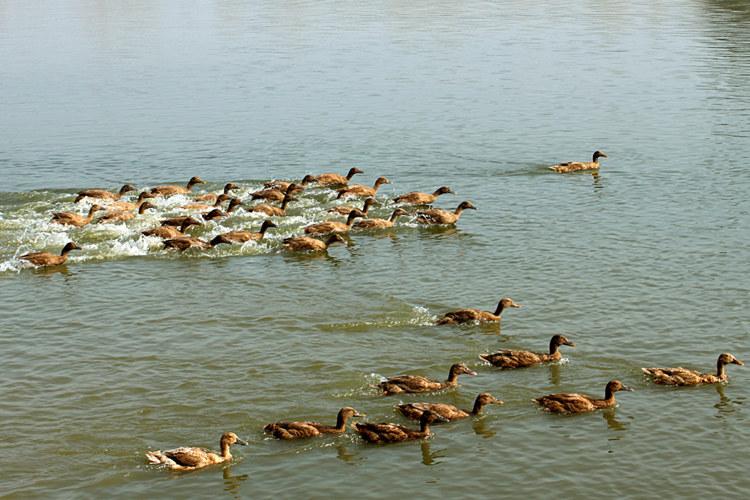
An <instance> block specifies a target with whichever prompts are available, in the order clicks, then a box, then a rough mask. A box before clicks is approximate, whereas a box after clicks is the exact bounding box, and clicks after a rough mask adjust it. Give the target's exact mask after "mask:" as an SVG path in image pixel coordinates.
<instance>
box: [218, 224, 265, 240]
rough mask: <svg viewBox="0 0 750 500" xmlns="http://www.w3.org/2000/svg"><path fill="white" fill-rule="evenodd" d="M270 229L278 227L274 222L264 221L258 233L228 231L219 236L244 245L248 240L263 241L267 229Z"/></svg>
mask: <svg viewBox="0 0 750 500" xmlns="http://www.w3.org/2000/svg"><path fill="white" fill-rule="evenodd" d="M271 227H279V226H277V225H276V223H275V222H273V221H270V220H266V221H263V224H261V226H260V232H257V233H251V232H250V231H241V230H235V231H229V232H226V233H221V234H220V235H219V236H224V237H225V238H227V239H230V240H232V241H236V242H238V243H245V242H247V241H250V240H257V241H260V240H262V239H263V236H265V235H266V231H268V228H271Z"/></svg>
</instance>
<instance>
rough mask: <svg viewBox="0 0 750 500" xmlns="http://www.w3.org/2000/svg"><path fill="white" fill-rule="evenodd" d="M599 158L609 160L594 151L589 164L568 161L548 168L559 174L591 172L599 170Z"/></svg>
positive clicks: (599, 152) (602, 154)
mask: <svg viewBox="0 0 750 500" xmlns="http://www.w3.org/2000/svg"><path fill="white" fill-rule="evenodd" d="M601 157H604V158H609V156H607V155H605V154H604V153H602V152H601V151H595V152H594V159H593V161H591V162H580V161H569V162H566V163H559V164H557V165H555V166H553V167H549V168H550V170H554V171H556V172H560V173H567V172H578V171H579V170H593V169H595V168H599V158H601Z"/></svg>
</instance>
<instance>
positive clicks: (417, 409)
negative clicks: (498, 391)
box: [396, 392, 503, 420]
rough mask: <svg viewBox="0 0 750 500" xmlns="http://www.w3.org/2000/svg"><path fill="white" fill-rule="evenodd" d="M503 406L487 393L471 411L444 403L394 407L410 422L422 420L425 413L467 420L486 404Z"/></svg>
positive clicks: (478, 412) (449, 418) (406, 404)
mask: <svg viewBox="0 0 750 500" xmlns="http://www.w3.org/2000/svg"><path fill="white" fill-rule="evenodd" d="M493 403H494V404H498V405H501V404H503V402H502V401H499V400H497V399H495V397H494V396H493V395H492V394H490V393H488V392H483V393H482V394H480V395H479V396H477V399H476V400H475V401H474V408H472V409H471V410H461V409H459V408H456V407H455V406H453V405H449V404H444V403H404V404H400V405H396V409H397V410H398V411H400V412H401V413H403V414H404V416H405V417H407V418H411V419H412V420H419V419H420V418H422V414H423V413H424V412H426V411H428V410H429V411H434V412H435V413H437V414H438V415H440V416H441V417H443V418H446V419H448V420H457V419H460V418H469V417H471V416H474V415H478V414H480V413H482V409H483V408H484V407H485V406H486V405H488V404H493Z"/></svg>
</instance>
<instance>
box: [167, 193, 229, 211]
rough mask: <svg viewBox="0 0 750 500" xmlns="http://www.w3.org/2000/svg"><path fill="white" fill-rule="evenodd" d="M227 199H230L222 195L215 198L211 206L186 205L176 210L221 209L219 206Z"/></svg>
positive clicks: (226, 195)
mask: <svg viewBox="0 0 750 500" xmlns="http://www.w3.org/2000/svg"><path fill="white" fill-rule="evenodd" d="M229 199H231V196H229V195H228V194H224V193H222V194H220V195H218V196H217V197H216V199H215V200H214V202H213V204H211V205H206V204H205V203H188V204H187V205H182V206H181V207H177V208H181V209H182V210H209V209H212V208H219V207H221V204H222V203H224V202H225V201H227V200H229Z"/></svg>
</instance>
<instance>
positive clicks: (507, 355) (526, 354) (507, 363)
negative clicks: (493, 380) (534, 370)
mask: <svg viewBox="0 0 750 500" xmlns="http://www.w3.org/2000/svg"><path fill="white" fill-rule="evenodd" d="M561 345H569V346H571V347H575V344H574V343H573V342H571V341H570V340H568V339H567V338H566V337H565V335H555V336H553V337H552V339H551V340H550V341H549V354H548V353H546V352H536V351H519V350H516V349H500V350H499V351H497V352H496V353H494V354H480V355H479V359H481V360H483V361H487V362H488V363H491V364H493V365H495V366H498V367H500V368H523V367H526V366H531V365H534V364H536V363H541V362H544V361H555V360H558V359H562V354H560V350H559V348H560V346H561Z"/></svg>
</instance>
